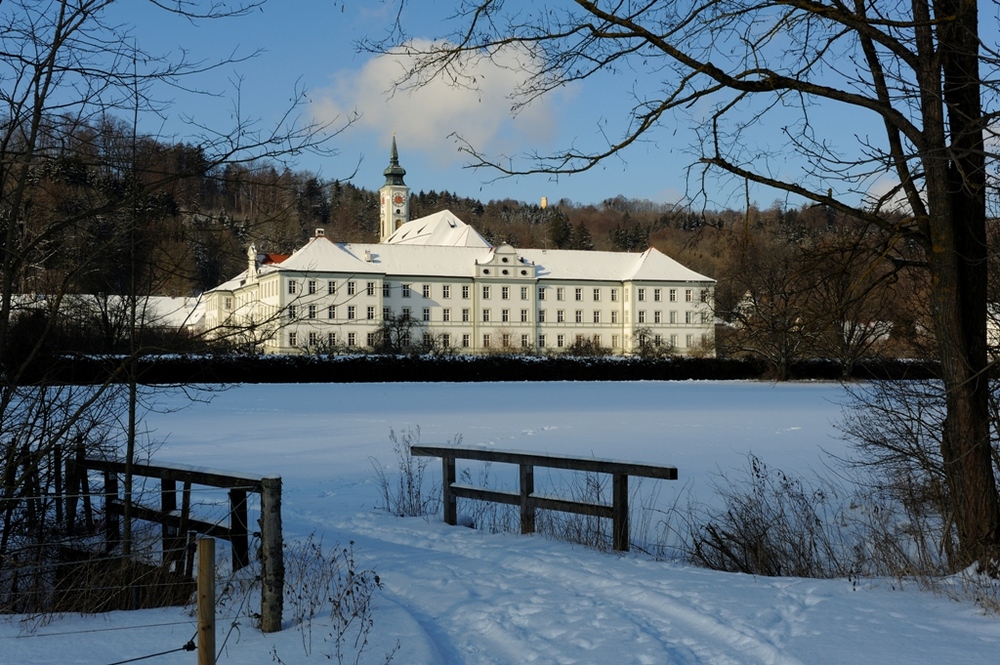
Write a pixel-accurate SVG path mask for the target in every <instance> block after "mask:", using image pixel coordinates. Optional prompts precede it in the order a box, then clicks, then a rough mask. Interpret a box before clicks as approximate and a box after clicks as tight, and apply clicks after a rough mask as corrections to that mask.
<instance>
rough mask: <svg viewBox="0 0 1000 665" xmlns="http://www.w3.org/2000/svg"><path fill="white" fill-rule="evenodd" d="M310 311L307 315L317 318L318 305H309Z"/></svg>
mask: <svg viewBox="0 0 1000 665" xmlns="http://www.w3.org/2000/svg"><path fill="white" fill-rule="evenodd" d="M308 312H309V313H308V314H307V316H308V317H309V318H310V319H315V318H316V305H309V309H308Z"/></svg>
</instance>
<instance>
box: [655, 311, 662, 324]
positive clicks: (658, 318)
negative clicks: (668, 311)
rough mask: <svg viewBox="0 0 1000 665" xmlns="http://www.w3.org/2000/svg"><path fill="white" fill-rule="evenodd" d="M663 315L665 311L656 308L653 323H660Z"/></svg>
mask: <svg viewBox="0 0 1000 665" xmlns="http://www.w3.org/2000/svg"><path fill="white" fill-rule="evenodd" d="M662 316H663V312H661V311H660V310H656V311H655V312H653V323H659V322H660V318H661V317H662Z"/></svg>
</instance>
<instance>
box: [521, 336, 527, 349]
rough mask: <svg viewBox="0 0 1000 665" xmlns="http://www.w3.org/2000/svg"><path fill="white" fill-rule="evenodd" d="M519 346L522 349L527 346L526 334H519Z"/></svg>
mask: <svg viewBox="0 0 1000 665" xmlns="http://www.w3.org/2000/svg"><path fill="white" fill-rule="evenodd" d="M521 348H522V349H526V348H528V336H527V335H521Z"/></svg>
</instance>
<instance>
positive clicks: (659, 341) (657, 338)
mask: <svg viewBox="0 0 1000 665" xmlns="http://www.w3.org/2000/svg"><path fill="white" fill-rule="evenodd" d="M661 344H663V336H662V335H653V346H660V345H661Z"/></svg>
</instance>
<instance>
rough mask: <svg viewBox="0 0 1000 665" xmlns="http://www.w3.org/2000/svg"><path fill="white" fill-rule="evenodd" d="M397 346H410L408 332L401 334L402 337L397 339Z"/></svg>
mask: <svg viewBox="0 0 1000 665" xmlns="http://www.w3.org/2000/svg"><path fill="white" fill-rule="evenodd" d="M399 345H400V346H402V347H409V346H410V333H409V332H405V333H403V335H402V337H400V338H399Z"/></svg>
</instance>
